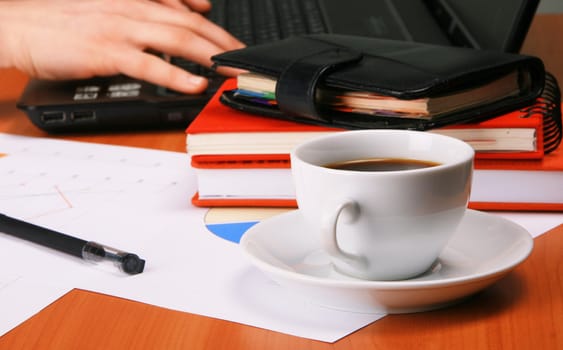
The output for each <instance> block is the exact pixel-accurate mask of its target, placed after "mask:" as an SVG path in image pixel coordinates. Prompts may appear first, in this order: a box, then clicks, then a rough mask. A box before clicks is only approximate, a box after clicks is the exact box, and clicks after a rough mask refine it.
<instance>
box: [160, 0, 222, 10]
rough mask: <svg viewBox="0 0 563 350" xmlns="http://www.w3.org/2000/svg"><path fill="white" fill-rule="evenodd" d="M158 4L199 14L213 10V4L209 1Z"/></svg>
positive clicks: (177, 0) (180, 0)
mask: <svg viewBox="0 0 563 350" xmlns="http://www.w3.org/2000/svg"><path fill="white" fill-rule="evenodd" d="M158 2H160V3H162V4H165V5H167V6H170V7H173V8H176V9H179V10H182V9H184V10H185V9H190V10H193V11H196V12H199V13H205V12H207V11H209V10H210V9H211V3H210V2H209V1H208V0H158Z"/></svg>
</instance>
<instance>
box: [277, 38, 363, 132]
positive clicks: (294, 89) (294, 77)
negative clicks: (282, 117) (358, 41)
mask: <svg viewBox="0 0 563 350" xmlns="http://www.w3.org/2000/svg"><path fill="white" fill-rule="evenodd" d="M361 59H362V54H361V53H360V52H356V51H352V50H348V49H345V48H331V49H329V50H323V51H320V52H316V53H315V54H313V55H309V56H306V57H301V58H300V59H298V60H296V61H294V62H292V63H291V64H290V65H289V66H288V67H287V68H286V69H285V70H284V71H283V72H282V73H281V75H280V77H279V79H278V82H277V84H276V100H277V103H278V107H279V109H280V110H281V111H282V112H283V113H285V114H287V115H296V116H300V117H304V118H309V119H313V120H320V121H328V120H326V119H325V118H323V117H322V116H321V115H320V114H319V111H318V109H317V105H316V103H315V92H316V89H317V85H318V83H319V81H321V79H322V78H323V77H324V76H325V75H326V74H328V73H329V72H332V71H334V70H336V69H338V68H340V67H342V66H344V65H348V64H351V63H355V62H358V61H359V60H361Z"/></svg>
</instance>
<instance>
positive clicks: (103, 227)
mask: <svg viewBox="0 0 563 350" xmlns="http://www.w3.org/2000/svg"><path fill="white" fill-rule="evenodd" d="M196 188H197V186H196V184H195V177H194V176H193V173H192V171H191V170H190V168H189V160H188V157H187V155H186V154H184V153H176V152H165V151H155V150H147V149H138V148H130V147H117V146H105V145H97V144H88V143H79V142H70V141H60V140H50V139H43V138H29V137H22V136H13V135H6V134H0V212H1V213H3V214H6V215H8V216H12V217H15V218H18V219H21V220H25V221H28V222H31V223H33V224H36V225H39V226H44V227H47V228H50V229H53V230H56V231H59V232H62V233H66V234H69V235H72V236H76V237H79V238H82V239H84V240H88V241H95V242H99V243H101V244H104V245H107V246H110V247H114V248H118V249H121V250H125V251H128V252H132V253H135V254H138V255H139V256H140V257H141V258H143V259H145V260H146V267H145V271H144V272H143V273H142V274H138V275H134V276H130V275H126V274H124V273H122V272H120V271H118V270H117V269H116V268H115V266H112V265H107V266H106V265H104V264H96V265H93V264H91V263H88V262H85V261H83V260H81V259H79V258H76V257H74V256H70V255H65V254H63V253H59V252H56V251H53V250H50V249H48V248H45V247H42V246H38V245H36V244H34V243H30V242H26V241H23V240H21V239H18V238H14V237H11V236H8V235H6V234H2V233H0V246H2V248H3V254H1V255H0V266H4V268H3V269H2V270H0V310H2V312H1V313H0V334H4V333H5V332H7V331H9V330H10V329H12V328H13V327H14V326H16V325H17V324H19V323H21V322H22V321H24V320H25V319H27V318H28V317H30V316H31V315H33V314H34V313H37V312H39V311H40V310H41V309H42V308H43V307H45V306H47V305H48V304H49V303H51V302H53V301H54V300H56V299H57V298H59V297H61V296H62V295H63V294H64V293H66V292H68V291H69V290H71V289H72V288H81V289H86V290H91V291H96V292H100V293H104V294H110V295H114V296H118V297H123V298H128V299H132V300H137V301H140V302H144V303H148V304H152V305H157V306H161V307H166V308H170V309H175V310H180V311H185V312H190V313H196V314H200V315H205V316H210V317H215V318H220V319H225V320H229V321H233V322H238V323H242V324H247V325H252V326H256V327H260V328H265V329H270V330H274V331H278V332H282V333H287V334H291V335H296V336H300V337H306V338H311V339H316V340H322V341H327V342H333V341H336V340H338V339H340V338H341V337H344V336H346V335H347V334H349V333H351V332H354V331H355V330H357V329H359V328H361V327H363V326H365V325H367V324H369V323H371V322H373V321H375V320H377V319H379V318H381V317H382V316H384V315H374V314H358V313H348V312H341V311H335V310H331V309H327V308H323V307H319V306H316V305H314V304H312V303H310V302H309V301H307V300H306V299H302V298H300V297H299V296H296V295H292V293H291V292H290V291H287V290H284V289H283V288H281V287H279V286H278V285H277V284H275V283H274V282H272V281H270V280H269V279H268V278H267V277H266V276H265V275H263V274H262V273H261V272H260V271H258V270H257V269H256V268H254V267H253V266H252V265H251V264H250V263H249V262H248V261H247V260H246V259H245V258H244V257H243V256H242V252H241V250H240V249H239V246H238V245H237V244H236V243H233V242H231V241H228V240H225V239H222V238H220V237H217V236H215V235H213V234H212V233H211V232H210V231H209V230H207V229H206V226H205V224H204V216H205V214H206V212H207V211H206V210H205V209H201V208H196V207H194V206H192V205H191V203H190V198H191V196H192V195H193V193H194V192H195V189H196ZM8 267H9V268H8Z"/></svg>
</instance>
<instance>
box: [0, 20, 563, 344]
mask: <svg viewBox="0 0 563 350" xmlns="http://www.w3.org/2000/svg"><path fill="white" fill-rule="evenodd" d="M542 33H549V34H543V35H542ZM540 38H541V39H540ZM560 38H563V15H545V16H544V15H542V16H538V18H536V20H535V21H534V23H533V25H532V28H531V30H530V35H529V37H528V39H527V40H526V44H525V45H524V48H523V52H525V53H529V54H535V55H538V56H540V57H542V58H544V60H545V62H546V65H547V67H548V69H549V70H550V71H552V72H553V73H554V74H556V75H557V77H558V78H559V81H561V82H563V53H562V50H563V45H561V44H563V43H561V42H560V40H561V39H560ZM24 84H25V77H24V76H23V75H21V74H20V73H18V72H16V71H14V70H4V71H1V70H0V132H7V133H13V134H20V135H29V136H43V137H53V136H50V135H47V134H45V133H43V132H41V131H40V130H38V129H36V128H35V127H34V126H33V125H32V124H31V123H30V122H29V121H28V120H27V119H26V117H25V116H24V115H23V114H22V113H21V112H19V111H17V110H16V108H15V107H14V104H15V101H16V100H17V97H18V96H19V93H20V92H21V90H22V88H23V86H24ZM63 138H65V139H70V140H78V141H86V142H97V143H107V144H115V145H128V146H137V147H150V148H156V149H164V150H172V151H180V152H181V151H184V146H185V143H184V142H185V138H184V134H183V133H182V131H159V132H145V133H131V134H128V133H116V134H104V135H66V136H64V137H63ZM562 252H563V225H562V226H559V227H558V228H556V229H554V230H552V231H550V232H548V233H546V234H544V235H542V236H541V237H539V238H537V239H536V241H535V248H534V251H533V253H532V255H531V256H530V257H529V258H528V260H526V261H525V262H524V263H523V264H522V265H520V266H519V267H518V268H517V269H516V270H515V271H513V272H512V273H511V274H509V275H508V276H507V277H506V278H504V279H503V280H501V281H500V282H498V283H496V284H495V285H494V286H492V287H491V288H489V289H487V290H485V291H483V292H482V293H479V294H478V295H476V296H474V297H473V298H471V299H469V300H468V301H466V302H464V303H462V304H459V305H456V306H453V307H449V308H446V309H442V310H437V311H432V312H426V313H419V314H408V315H392V316H387V317H385V318H384V319H382V320H379V321H377V322H375V323H373V324H371V325H369V326H367V327H365V328H363V329H361V330H359V331H357V332H355V333H354V334H352V335H350V336H348V337H345V338H344V339H342V340H340V341H338V342H336V343H334V344H326V343H321V342H316V341H311V340H307V339H301V338H296V337H292V336H288V335H284V334H279V333H275V332H271V331H267V330H263V329H257V328H253V327H248V326H242V325H239V324H235V323H231V322H227V321H221V320H216V319H211V318H207V317H203V316H198V315H192V314H187V313H183V312H177V311H171V310H166V309H162V308H158V307H154V306H150V305H146V304H141V303H137V302H132V301H127V300H123V299H119V298H115V297H111V296H106V295H100V294H96V293H92V292H87V291H82V290H74V291H72V292H70V293H68V294H67V295H65V296H63V297H62V298H61V299H59V300H58V301H56V302H55V303H53V304H51V305H49V306H48V307H47V308H45V309H44V310H43V311H41V312H40V313H39V314H37V315H36V316H34V317H32V318H31V319H29V320H28V321H26V322H24V323H23V324H21V325H20V326H18V327H16V328H15V329H13V330H12V331H10V332H9V333H7V334H6V335H4V336H3V337H1V338H0V349H1V350H4V349H10V350H17V349H42V350H43V349H57V350H64V349H167V350H169V349H220V348H229V349H254V348H256V349H272V350H274V349H301V348H308V349H368V348H369V349H403V348H404V349H413V348H416V349H448V350H450V349H563V253H562ZM3 268H5V267H3ZM0 317H7V316H6V315H3V314H2V311H1V310H0Z"/></svg>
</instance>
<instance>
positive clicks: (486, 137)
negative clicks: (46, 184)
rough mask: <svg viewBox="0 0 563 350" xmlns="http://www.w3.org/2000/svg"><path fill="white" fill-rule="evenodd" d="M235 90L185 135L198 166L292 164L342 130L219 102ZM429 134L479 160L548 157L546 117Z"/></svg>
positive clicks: (515, 115)
mask: <svg viewBox="0 0 563 350" xmlns="http://www.w3.org/2000/svg"><path fill="white" fill-rule="evenodd" d="M235 84H236V81H235V80H234V79H231V80H227V82H226V83H225V84H224V85H223V87H222V89H220V90H219V91H218V92H217V94H216V95H215V96H214V97H213V98H212V99H211V101H210V102H209V103H208V105H207V106H206V107H205V108H204V109H203V110H202V111H201V113H200V114H199V115H198V116H197V117H196V118H195V120H194V121H193V122H192V123H191V124H190V125H189V126H188V128H187V129H186V135H187V136H186V143H187V151H188V153H189V154H190V156H192V161H193V162H194V166H198V164H204V163H205V164H207V165H206V166H208V165H209V164H210V163H212V162H213V161H218V162H223V161H228V162H231V164H232V163H233V161H235V160H238V161H240V162H246V161H250V162H251V161H255V160H257V159H261V160H263V161H266V160H270V159H272V160H275V161H278V160H279V159H281V158H283V159H286V160H289V158H288V155H289V152H290V151H291V149H292V148H293V147H294V146H295V145H297V144H298V143H300V142H302V141H305V140H307V139H309V138H312V137H315V136H320V135H323V134H328V133H333V132H339V131H342V130H343V129H340V128H330V127H325V126H318V125H310V124H303V123H297V122H292V121H285V120H278V119H274V118H267V117H263V116H258V115H253V114H248V113H244V112H241V111H238V110H235V109H232V108H230V107H227V106H224V105H223V104H221V102H219V95H220V94H221V93H222V91H223V90H225V89H232V88H234V87H235ZM430 132H438V133H442V134H447V135H451V136H453V137H457V138H460V139H462V140H464V141H467V142H469V143H470V144H471V145H473V146H474V148H475V149H476V157H477V158H525V159H538V158H541V157H542V156H543V153H544V152H543V132H542V114H541V113H539V112H537V113H528V112H525V111H515V112H512V113H509V114H506V115H503V116H500V117H498V118H493V119H490V120H487V121H484V122H481V123H475V124H463V125H455V126H449V127H446V128H439V129H434V130H432V131H430ZM257 155H259V157H257ZM280 155H281V156H280ZM247 165H248V162H247V163H246V165H245V166H247ZM200 166H201V165H200Z"/></svg>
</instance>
